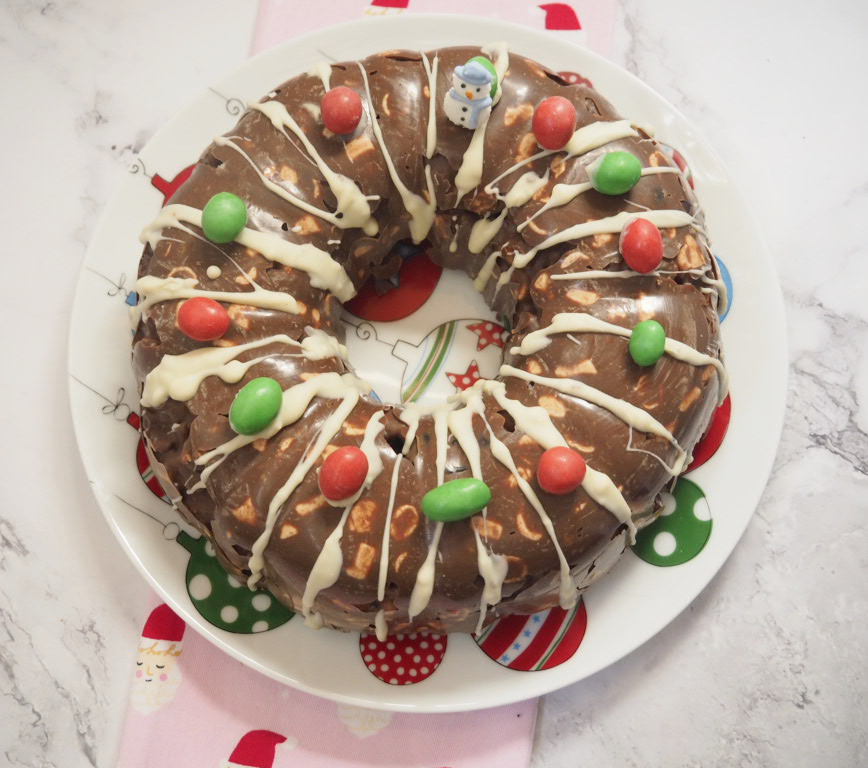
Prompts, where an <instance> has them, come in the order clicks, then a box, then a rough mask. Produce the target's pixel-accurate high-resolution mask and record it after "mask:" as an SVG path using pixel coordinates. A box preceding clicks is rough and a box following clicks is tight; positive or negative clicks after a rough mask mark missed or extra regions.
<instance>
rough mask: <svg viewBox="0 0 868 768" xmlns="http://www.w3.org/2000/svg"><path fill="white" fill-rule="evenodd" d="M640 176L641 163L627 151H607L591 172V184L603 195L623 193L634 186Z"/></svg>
mask: <svg viewBox="0 0 868 768" xmlns="http://www.w3.org/2000/svg"><path fill="white" fill-rule="evenodd" d="M641 176H642V163H640V162H639V158H638V157H636V156H635V155H631V154H630V153H629V152H609V153H608V154H607V155H604V156H603V159H602V161H600V163H599V165H597V167H596V172H595V173H593V174H592V177H591V184H593V186H594V189H596V190H597V192H602V193H603V194H604V195H623V194H624V193H625V192H629V191H630V190H631V189H633V187H635V186H636V182H637V181H639V178H640V177H641Z"/></svg>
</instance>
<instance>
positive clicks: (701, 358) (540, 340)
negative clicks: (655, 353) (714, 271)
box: [510, 312, 729, 402]
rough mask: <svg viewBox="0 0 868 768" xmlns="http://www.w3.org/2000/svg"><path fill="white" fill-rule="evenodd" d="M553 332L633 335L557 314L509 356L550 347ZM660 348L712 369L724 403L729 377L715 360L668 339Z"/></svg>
mask: <svg viewBox="0 0 868 768" xmlns="http://www.w3.org/2000/svg"><path fill="white" fill-rule="evenodd" d="M556 333H611V334H614V335H616V336H623V337H624V338H627V339H629V338H630V337H631V336H632V335H633V331H632V329H630V328H625V327H624V326H622V325H615V324H614V323H609V322H606V321H605V320H600V319H599V318H597V317H594V316H593V315H589V314H587V313H585V312H559V313H558V314H556V315H555V316H554V317H553V318H552V322H551V324H550V325H547V326H546V327H545V328H539V329H538V330H536V331H531V332H530V333H528V334H527V335H526V336H525V337H524V338H523V339H522V340H521V344H520V345H519V346H517V347H513V348H512V349H511V350H510V353H511V354H513V355H534V354H536V353H537V352H539V351H540V350H543V349H545V348H546V347H547V346H549V344H551V336H553V335H554V334H556ZM663 349H664V352H666V354H667V355H669V356H670V357H673V358H675V359H676V360H680V361H681V362H683V363H687V364H688V365H694V366H702V365H711V366H714V369H715V371H717V375H718V378H719V382H720V388H719V395H718V397H719V400H720V402H723V400H724V399H725V398H726V394H727V392H728V390H729V377H728V376H727V373H726V368H724V366H723V363H722V362H721V361H720V360H719V359H718V358H716V357H712V356H711V355H706V354H704V353H702V352H699V351H698V350H696V349H694V348H693V347H691V346H689V345H688V344H684V343H683V342H681V341H676V340H675V339H670V338H669V337H668V336H667V337H666V342H665V344H664V347H663Z"/></svg>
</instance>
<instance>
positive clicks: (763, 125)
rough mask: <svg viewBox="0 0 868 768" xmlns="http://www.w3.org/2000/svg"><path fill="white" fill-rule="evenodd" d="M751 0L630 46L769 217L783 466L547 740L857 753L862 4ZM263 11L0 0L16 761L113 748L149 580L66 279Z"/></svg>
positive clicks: (861, 737)
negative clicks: (112, 474) (74, 401)
mask: <svg viewBox="0 0 868 768" xmlns="http://www.w3.org/2000/svg"><path fill="white" fill-rule="evenodd" d="M747 7H748V6H747V4H745V10H744V11H740V10H739V9H738V8H737V7H736V6H735V5H734V4H732V3H731V2H724V1H723V0H710V1H709V2H704V3H688V2H676V1H675V0H658V2H656V3H654V4H653V8H652V4H640V3H638V2H637V1H635V0H624V2H623V3H622V5H621V9H620V12H619V15H620V19H619V25H618V31H617V33H616V46H615V53H614V56H613V58H614V60H615V61H616V62H617V63H619V64H621V65H623V66H625V67H626V68H627V69H629V70H630V71H632V72H634V73H636V74H637V75H639V76H640V77H641V78H642V79H644V80H645V81H646V82H648V83H649V84H650V85H651V86H652V87H654V88H655V89H656V90H658V91H659V92H660V93H662V94H663V95H664V96H665V97H666V98H668V99H669V100H670V101H671V102H673V103H674V104H675V105H676V106H677V107H678V108H679V109H681V110H682V111H683V112H684V113H685V114H686V115H687V117H688V118H689V119H690V120H691V121H693V122H694V123H695V124H696V125H697V126H698V128H699V129H700V130H701V131H702V132H703V133H704V134H705V135H706V136H707V137H708V138H709V139H710V140H711V142H712V143H713V144H714V145H715V146H716V148H717V149H718V151H719V152H720V154H721V155H722V156H723V158H724V159H725V161H726V162H727V164H728V165H729V167H730V169H731V171H732V172H733V175H734V176H735V177H736V178H737V179H739V180H741V181H742V184H743V186H742V189H743V193H744V195H745V196H746V197H747V199H748V202H749V203H750V204H751V205H752V207H753V209H754V210H755V212H756V216H757V217H758V219H759V220H760V222H761V224H762V227H763V229H764V231H765V237H766V241H767V244H768V246H769V248H770V250H771V252H772V254H773V256H774V259H775V261H776V263H777V266H778V271H779V274H780V279H781V283H782V286H783V291H784V295H785V298H786V304H787V313H788V323H789V335H788V338H787V339H786V340H784V339H782V340H781V343H785V341H786V343H788V345H789V350H790V357H791V378H790V384H789V393H788V403H787V406H788V409H787V419H786V425H785V427H784V433H783V439H782V442H781V446H780V450H779V452H778V456H777V461H776V463H775V467H774V472H773V474H772V476H771V480H770V482H769V485H768V487H767V489H766V492H765V494H764V496H763V499H762V502H761V504H760V507H759V509H758V510H757V513H756V514H755V516H754V518H753V520H752V522H751V524H750V526H749V528H748V530H747V532H746V534H745V536H744V539H743V540H742V542H741V544H740V545H739V546H738V548H737V549H736V551H735V552H734V554H733V555H732V557H731V558H730V559H729V561H728V562H727V563H726V565H725V566H724V567H723V569H722V570H721V572H720V574H719V575H718V576H717V578H716V579H715V580H714V581H713V582H712V584H711V585H710V586H709V587H708V588H707V589H706V590H705V591H704V592H703V593H702V595H701V596H700V597H699V598H698V599H697V600H696V601H695V602H694V603H693V605H691V607H690V608H689V610H687V611H685V612H684V613H683V614H682V615H681V616H680V617H679V618H678V619H677V620H676V621H675V622H674V623H673V624H672V625H670V626H669V627H668V628H667V629H666V630H665V631H663V632H661V633H660V634H659V635H658V636H657V637H655V638H654V639H653V640H651V641H650V642H649V643H647V644H646V645H645V646H643V647H642V648H640V649H639V650H638V651H636V652H635V653H633V654H632V655H630V656H629V657H627V658H626V659H624V660H622V661H621V662H619V663H617V664H615V665H614V666H612V667H611V668H609V669H607V670H605V671H604V672H601V673H599V674H597V675H596V676H594V677H593V678H591V679H589V680H586V681H584V682H582V683H580V684H577V685H574V686H571V687H568V688H565V689H563V690H561V691H559V692H557V693H554V694H551V695H549V696H547V697H546V698H545V699H544V700H543V702H542V705H541V715H540V720H539V725H538V730H537V737H536V743H535V747H534V763H533V764H534V766H543V765H544V766H547V768H556V767H558V766H575V765H577V764H579V763H582V764H596V765H606V766H634V765H637V766H638V765H642V766H649V765H650V766H657V765H660V766H674V765H680V766H711V765H757V766H787V767H788V768H792V767H793V766H814V765H835V766H838V765H840V766H845V765H847V766H849V765H860V764H861V765H865V764H868V703H866V701H868V695H866V694H868V680H866V676H865V671H864V658H865V657H864V644H865V641H866V638H868V591H866V589H865V587H864V582H863V581H862V579H863V578H864V575H863V574H864V569H865V567H866V565H868V554H866V553H868V518H866V514H865V513H866V507H868V501H866V499H868V363H866V362H865V358H864V357H863V356H860V355H859V352H862V351H865V350H866V349H868V302H866V301H865V300H864V290H865V286H866V285H868V249H866V247H865V245H864V243H863V241H862V236H863V235H861V234H860V232H864V226H865V225H864V222H865V220H866V219H868V155H866V154H865V153H864V152H860V151H859V148H860V147H861V146H862V144H863V143H864V141H863V140H862V136H861V134H862V132H863V131H864V126H865V124H866V122H868V103H866V101H865V99H864V84H862V82H861V77H862V76H863V75H864V73H865V72H866V71H868V46H866V45H865V44H864V42H865V41H864V34H865V33H864V30H865V29H866V28H868V5H865V4H856V3H852V2H850V1H849V0H832V2H830V3H828V4H826V5H825V6H824V7H823V9H822V10H821V9H820V7H819V6H812V5H809V4H808V3H804V2H803V3H792V2H784V1H783V0H773V1H771V2H767V3H762V4H750V10H749V11H748V10H747ZM254 16H255V4H254V3H252V2H247V3H223V4H214V3H206V2H204V1H202V0H199V1H197V2H191V3H177V2H171V3H170V2H169V1H168V0H147V2H145V0H131V1H129V2H123V3H110V2H107V1H105V0H103V1H102V2H99V1H98V0H80V1H79V2H74V3H65V2H54V1H53V0H6V2H4V3H3V4H2V7H0V62H2V71H3V72H4V76H3V78H2V80H0V94H2V99H0V103H3V104H5V105H6V107H5V108H6V110H7V114H6V117H5V118H4V120H3V121H2V127H0V138H2V147H3V155H4V162H3V169H4V174H3V177H4V184H3V187H2V192H0V195H2V201H3V205H2V210H4V211H5V214H4V221H5V222H6V227H5V229H6V233H7V234H6V237H5V240H4V251H5V252H4V254H3V264H4V274H6V275H7V277H6V279H5V281H4V282H3V283H2V285H0V297H2V298H0V306H2V307H3V319H4V322H3V323H2V326H0V339H2V347H0V348H2V349H3V352H4V359H5V361H6V364H5V366H4V367H3V373H4V375H3V379H2V385H0V387H2V389H0V391H2V395H3V397H2V403H0V425H2V426H0V433H2V435H3V441H2V443H0V451H2V454H0V466H3V467H4V473H5V474H6V477H7V480H6V482H5V483H4V485H3V490H2V493H0V500H2V504H0V694H2V696H0V765H10V766H37V765H38V766H65V767H66V766H79V765H80V766H88V765H92V766H99V767H100V768H108V767H109V766H112V765H113V764H114V755H115V750H116V747H117V738H118V732H119V727H120V721H121V718H122V716H123V709H124V702H125V699H126V689H127V686H128V680H129V674H128V669H129V664H130V658H131V652H132V651H131V649H132V648H133V647H134V646H133V644H134V642H135V638H137V637H138V634H139V630H140V627H141V622H142V619H143V614H144V607H145V604H146V599H147V591H148V590H147V587H146V586H145V584H144V582H143V581H142V580H141V579H140V578H139V576H138V575H137V574H136V572H135V571H134V569H133V566H132V565H131V564H130V563H129V562H128V561H127V560H126V558H125V556H124V555H123V553H122V552H121V549H120V548H119V547H118V546H117V544H116V543H115V541H114V539H113V537H112V535H111V533H110V532H109V530H108V527H107V526H106V525H105V523H104V522H103V519H102V517H101V515H100V513H99V511H98V509H97V506H96V503H95V502H94V500H93V498H92V497H91V494H90V492H89V490H88V488H87V483H86V480H85V478H84V474H83V472H82V469H81V466H80V461H79V458H78V455H77V451H76V448H75V442H74V438H73V435H72V425H71V420H70V416H69V413H68V406H67V395H66V331H67V325H68V317H69V311H70V304H71V300H72V293H73V287H74V285H75V280H76V274H77V272H78V269H79V265H80V263H81V260H82V257H83V255H84V251H85V248H86V246H87V243H88V240H89V237H90V234H91V232H92V230H93V227H94V224H95V221H96V217H97V215H98V213H99V211H100V210H101V208H102V207H103V205H104V204H105V202H106V200H107V199H108V197H109V195H110V193H111V190H112V186H113V183H114V182H115V181H116V180H117V179H118V177H119V174H120V173H122V171H123V168H125V167H126V165H127V164H128V163H129V162H130V160H131V159H132V158H133V156H134V155H135V153H136V151H137V150H138V149H139V148H141V146H142V145H143V144H144V143H145V142H146V141H147V139H148V138H149V136H150V135H151V134H152V133H153V132H154V131H155V130H156V129H157V128H158V127H159V126H160V125H161V124H162V123H163V122H164V121H165V120H166V119H167V118H168V117H170V116H171V115H172V114H174V113H175V112H176V111H177V110H178V109H179V108H180V107H181V106H182V105H183V104H184V103H185V102H186V101H188V100H189V98H190V97H191V96H192V95H194V94H197V93H198V92H199V91H201V90H202V89H203V88H204V87H205V86H206V85H207V84H208V83H209V82H211V81H212V80H213V79H214V78H215V75H219V74H221V73H223V72H226V71H229V70H231V69H232V68H233V67H235V66H236V65H237V64H238V63H239V62H241V61H242V60H243V59H244V58H245V57H246V56H247V54H248V49H249V45H250V39H251V32H252V29H253V22H254ZM860 227H863V229H862V230H860ZM45 263H48V264H50V271H42V272H41V273H40V274H39V275H38V276H35V274H34V273H35V271H36V270H35V269H34V264H45ZM34 278H36V279H34ZM24 329H30V331H31V332H30V333H27V332H26V331H25V332H23V333H22V330H24Z"/></svg>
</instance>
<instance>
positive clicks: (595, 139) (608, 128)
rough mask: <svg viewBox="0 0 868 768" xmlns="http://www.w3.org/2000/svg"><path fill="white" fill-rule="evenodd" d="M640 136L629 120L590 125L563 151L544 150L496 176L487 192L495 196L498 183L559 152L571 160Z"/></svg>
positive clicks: (490, 182)
mask: <svg viewBox="0 0 868 768" xmlns="http://www.w3.org/2000/svg"><path fill="white" fill-rule="evenodd" d="M638 135H639V134H638V133H636V131H635V130H634V129H633V126H632V125H631V124H630V121H629V120H613V121H612V122H604V121H599V122H596V123H590V124H588V125H585V126H582V127H581V128H579V129H577V130H576V132H575V133H574V134H573V135H572V137H571V138H570V140H569V141H568V142H567V145H566V146H565V147H564V148H563V149H543V150H541V151H540V152H537V153H536V154H533V155H531V156H530V157H528V158H525V159H524V160H521V161H520V162H518V163H515V164H514V165H511V166H510V167H509V168H507V169H506V170H505V171H504V172H503V173H501V174H500V175H499V176H496V177H495V178H493V179H492V180H491V181H489V182H488V183H487V184H486V185H485V191H486V192H487V193H488V194H489V195H491V194H494V190H495V187H494V185H495V184H497V182H498V181H500V180H501V179H504V178H506V177H507V176H509V175H510V174H511V173H513V172H514V171H517V170H518V169H519V168H524V166H526V165H529V164H530V163H532V162H534V161H535V160H539V159H541V158H543V157H548V156H549V155H554V154H555V153H557V152H564V151H565V152H566V153H567V159H569V158H570V157H574V156H576V155H582V154H585V153H586V152H590V151H591V150H592V149H599V148H600V147H602V146H605V145H606V144H609V143H611V142H613V141H617V140H618V139H626V138H628V137H630V136H638Z"/></svg>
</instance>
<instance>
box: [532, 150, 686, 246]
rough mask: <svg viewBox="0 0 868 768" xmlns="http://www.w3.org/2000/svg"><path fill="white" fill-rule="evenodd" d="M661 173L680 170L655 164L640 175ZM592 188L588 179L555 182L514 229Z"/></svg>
mask: <svg viewBox="0 0 868 768" xmlns="http://www.w3.org/2000/svg"><path fill="white" fill-rule="evenodd" d="M661 173H680V171H679V170H678V168H673V167H671V166H668V165H656V166H651V167H649V168H643V169H642V172H641V175H642V176H656V175H658V174H661ZM593 188H594V185H593V184H591V182H590V181H583V182H580V183H579V184H555V185H554V187H552V193H551V197H549V199H548V200H547V201H546V203H545V205H543V207H542V208H540V209H539V210H538V211H537V212H536V213H534V215H533V216H529V217H528V218H527V219H525V220H524V221H523V222H522V223H521V224H519V225H518V226H517V227H516V229H517V230H518V231H519V232H521V231H522V230H523V229H524V228H525V227H526V226H527V225H528V224H530V223H531V222H532V221H533V220H534V219H535V218H537V217H538V216H541V215H542V214H544V213H545V212H546V211H550V210H552V208H560V207H561V206H564V205H566V204H567V203H571V202H572V201H573V200H575V199H576V198H577V197H578V196H579V195H581V194H582V193H584V192H588V191H589V190H591V189H593Z"/></svg>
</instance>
